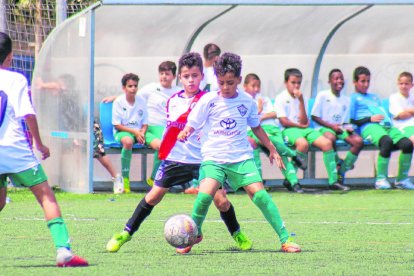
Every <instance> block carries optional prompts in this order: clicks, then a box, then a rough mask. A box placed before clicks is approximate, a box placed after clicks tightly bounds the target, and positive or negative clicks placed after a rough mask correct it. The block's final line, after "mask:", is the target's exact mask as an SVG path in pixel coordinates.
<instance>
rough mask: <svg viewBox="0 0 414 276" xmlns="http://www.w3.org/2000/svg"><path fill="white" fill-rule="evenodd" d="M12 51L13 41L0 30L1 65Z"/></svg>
mask: <svg viewBox="0 0 414 276" xmlns="http://www.w3.org/2000/svg"><path fill="white" fill-rule="evenodd" d="M11 51H12V41H11V39H10V36H9V35H8V34H6V33H3V32H0V65H1V64H3V62H4V61H5V60H6V58H7V56H8V55H9V54H10V53H11Z"/></svg>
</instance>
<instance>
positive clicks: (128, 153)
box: [115, 132, 136, 193]
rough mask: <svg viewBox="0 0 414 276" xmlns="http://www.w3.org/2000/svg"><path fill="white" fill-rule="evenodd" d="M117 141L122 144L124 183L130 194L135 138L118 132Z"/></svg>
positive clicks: (129, 134) (126, 191)
mask: <svg viewBox="0 0 414 276" xmlns="http://www.w3.org/2000/svg"><path fill="white" fill-rule="evenodd" d="M115 139H116V140H117V141H119V142H121V144H122V150H121V167H122V178H123V181H124V191H125V193H129V192H130V191H131V188H130V185H129V170H130V168H131V159H132V146H133V145H134V143H135V141H136V140H135V137H134V136H133V135H132V134H131V133H129V132H118V133H117V134H115Z"/></svg>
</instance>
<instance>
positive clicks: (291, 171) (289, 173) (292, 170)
mask: <svg viewBox="0 0 414 276" xmlns="http://www.w3.org/2000/svg"><path fill="white" fill-rule="evenodd" d="M281 157H282V161H283V164H284V165H285V167H286V169H284V170H281V171H282V174H283V176H284V177H285V178H286V179H287V180H288V181H289V182H290V184H291V185H292V186H295V185H296V184H298V182H299V181H298V177H297V175H296V171H297V168H296V167H295V166H294V165H293V164H292V162H290V161H289V159H288V158H287V157H286V156H283V155H282V156H281Z"/></svg>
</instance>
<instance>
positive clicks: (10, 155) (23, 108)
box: [0, 32, 88, 267]
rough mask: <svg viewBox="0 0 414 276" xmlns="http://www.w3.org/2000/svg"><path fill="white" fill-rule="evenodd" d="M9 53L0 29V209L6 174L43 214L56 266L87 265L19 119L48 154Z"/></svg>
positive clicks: (45, 154) (24, 84)
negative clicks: (76, 252)
mask: <svg viewBox="0 0 414 276" xmlns="http://www.w3.org/2000/svg"><path fill="white" fill-rule="evenodd" d="M12 57H13V54H12V41H11V39H10V37H9V36H8V35H7V34H5V33H3V32H0V159H1V160H3V162H1V163H0V211H1V210H2V209H3V208H4V207H5V204H6V196H7V178H10V179H11V181H12V182H13V184H14V185H17V186H23V187H28V188H29V189H30V190H31V191H32V193H33V194H34V196H35V197H36V199H37V201H38V202H39V204H40V206H41V207H42V209H43V212H44V214H45V219H46V221H47V226H48V228H49V230H50V232H51V234H52V238H53V242H54V244H55V247H56V251H57V256H56V263H57V266H59V267H64V266H88V262H87V261H86V260H85V259H83V258H81V257H79V256H76V255H74V254H73V253H72V251H71V246H70V239H69V234H68V230H67V228H66V224H65V222H64V221H63V218H62V214H61V212H60V209H59V205H58V203H57V201H56V198H55V195H54V194H53V191H52V190H51V188H50V186H49V183H48V181H47V176H46V174H45V172H44V170H43V167H42V165H41V164H40V163H39V161H38V160H37V158H36V156H35V155H34V153H33V150H32V148H31V146H30V142H29V141H28V140H27V137H26V135H25V132H24V130H23V128H22V120H25V121H26V124H27V125H28V127H29V130H30V133H31V135H32V137H33V141H34V145H35V146H36V148H37V150H38V151H40V152H41V154H42V159H46V158H48V157H49V156H50V153H49V148H47V147H46V146H45V145H43V143H42V140H41V138H40V134H39V129H38V125H37V119H36V113H35V111H34V109H33V106H32V104H31V101H30V98H29V92H28V87H27V80H26V79H25V77H24V76H23V75H20V74H18V73H15V72H11V71H8V70H7V68H9V67H10V65H11V61H12ZM5 161H6V162H5Z"/></svg>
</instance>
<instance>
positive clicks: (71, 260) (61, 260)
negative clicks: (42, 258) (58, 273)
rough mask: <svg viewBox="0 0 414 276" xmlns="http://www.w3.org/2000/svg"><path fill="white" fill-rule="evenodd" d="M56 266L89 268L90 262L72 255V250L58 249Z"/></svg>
mask: <svg viewBox="0 0 414 276" xmlns="http://www.w3.org/2000/svg"><path fill="white" fill-rule="evenodd" d="M56 265H57V266H58V267H75V266H88V265H89V264H88V261H86V260H85V259H83V258H81V257H79V256H77V255H74V254H72V252H71V251H70V249H68V248H66V247H61V248H58V250H57V256H56Z"/></svg>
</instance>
